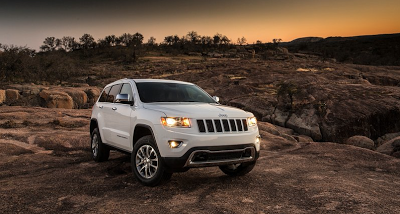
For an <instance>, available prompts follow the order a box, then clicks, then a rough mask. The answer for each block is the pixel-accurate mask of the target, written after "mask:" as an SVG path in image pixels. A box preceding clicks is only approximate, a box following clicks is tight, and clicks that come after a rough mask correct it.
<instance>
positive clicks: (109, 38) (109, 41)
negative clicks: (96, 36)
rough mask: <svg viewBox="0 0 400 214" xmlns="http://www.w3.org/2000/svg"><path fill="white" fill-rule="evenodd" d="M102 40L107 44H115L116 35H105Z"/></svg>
mask: <svg viewBox="0 0 400 214" xmlns="http://www.w3.org/2000/svg"><path fill="white" fill-rule="evenodd" d="M104 41H105V43H106V44H107V45H108V46H114V45H116V37H115V35H110V36H106V37H105V38H104Z"/></svg>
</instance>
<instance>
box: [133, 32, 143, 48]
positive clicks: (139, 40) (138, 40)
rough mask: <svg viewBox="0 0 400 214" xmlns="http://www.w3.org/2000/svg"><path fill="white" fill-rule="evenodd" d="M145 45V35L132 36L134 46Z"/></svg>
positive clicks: (136, 34)
mask: <svg viewBox="0 0 400 214" xmlns="http://www.w3.org/2000/svg"><path fill="white" fill-rule="evenodd" d="M142 43H143V35H142V34H140V33H139V32H137V33H135V34H133V35H132V45H134V46H140V45H141V44H142Z"/></svg>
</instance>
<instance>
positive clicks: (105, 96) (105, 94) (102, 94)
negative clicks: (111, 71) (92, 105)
mask: <svg viewBox="0 0 400 214" xmlns="http://www.w3.org/2000/svg"><path fill="white" fill-rule="evenodd" d="M110 89H111V86H109V87H107V88H105V89H104V90H103V92H102V93H101V95H100V99H99V102H107V95H108V93H109V92H110Z"/></svg>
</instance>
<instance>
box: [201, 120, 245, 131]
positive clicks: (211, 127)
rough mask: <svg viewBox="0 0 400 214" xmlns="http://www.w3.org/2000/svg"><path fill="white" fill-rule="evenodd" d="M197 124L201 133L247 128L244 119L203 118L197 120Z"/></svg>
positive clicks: (243, 129)
mask: <svg viewBox="0 0 400 214" xmlns="http://www.w3.org/2000/svg"><path fill="white" fill-rule="evenodd" d="M197 125H198V127H199V131H200V132H202V133H206V132H208V133H216V132H243V131H248V130H249V129H248V127H247V120H246V119H214V120H212V119H204V120H197Z"/></svg>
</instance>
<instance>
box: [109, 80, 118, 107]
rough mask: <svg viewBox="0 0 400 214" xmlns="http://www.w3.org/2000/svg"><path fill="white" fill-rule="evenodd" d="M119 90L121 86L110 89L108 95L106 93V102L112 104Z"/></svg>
mask: <svg viewBox="0 0 400 214" xmlns="http://www.w3.org/2000/svg"><path fill="white" fill-rule="evenodd" d="M120 90H121V84H117V85H113V86H112V87H111V90H110V93H108V97H107V102H110V103H113V102H114V100H115V97H116V96H117V94H119V91H120Z"/></svg>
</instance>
